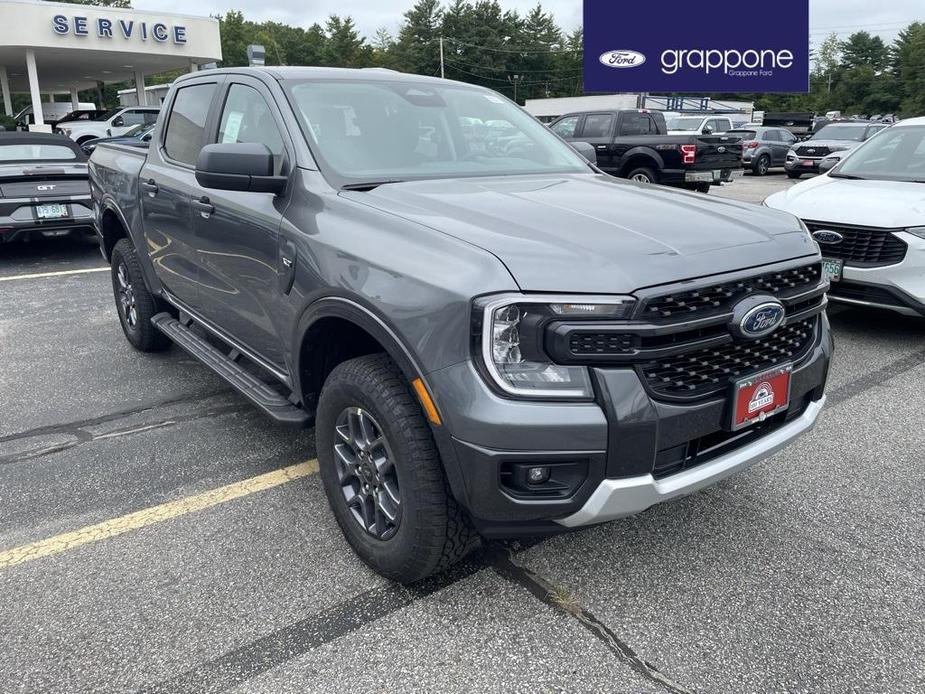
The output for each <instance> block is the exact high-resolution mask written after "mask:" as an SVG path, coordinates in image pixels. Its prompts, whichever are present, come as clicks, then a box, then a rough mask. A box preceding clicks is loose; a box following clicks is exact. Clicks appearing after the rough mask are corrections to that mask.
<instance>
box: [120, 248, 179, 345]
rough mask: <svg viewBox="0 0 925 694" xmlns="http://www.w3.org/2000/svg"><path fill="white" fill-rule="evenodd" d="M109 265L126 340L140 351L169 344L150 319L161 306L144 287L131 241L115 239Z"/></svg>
mask: <svg viewBox="0 0 925 694" xmlns="http://www.w3.org/2000/svg"><path fill="white" fill-rule="evenodd" d="M111 264H112V269H111V275H112V291H113V295H114V296H115V300H116V312H117V313H118V314H119V322H120V323H121V324H122V332H123V333H125V339H126V340H128V341H129V343H130V344H131V345H132V347H134V348H135V349H137V350H139V351H140V352H161V351H163V350H165V349H167V348H168V347H170V339H169V338H168V337H167V336H166V335H164V333H162V332H161V331H160V330H158V329H157V328H155V327H154V324H153V323H152V322H151V318H152V317H153V316H154V315H156V314H157V313H159V312H161V311H163V310H164V306H163V304H162V303H161V301H160V300H159V299H158V298H157V297H155V296H154V295H153V294H151V292H149V291H148V288H147V287H146V286H145V282H144V275H142V273H141V265H140V264H139V262H138V255H137V254H136V253H135V247H134V246H133V245H132V242H131V241H129V240H128V239H119V240H118V241H117V242H116V245H115V246H114V247H113V249H112V261H111ZM126 284H127V285H128V286H127V288H128V293H126Z"/></svg>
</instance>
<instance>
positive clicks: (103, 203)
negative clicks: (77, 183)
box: [95, 194, 134, 262]
mask: <svg viewBox="0 0 925 694" xmlns="http://www.w3.org/2000/svg"><path fill="white" fill-rule="evenodd" d="M99 209H100V213H99V219H96V220H95V222H96V229H97V233H99V235H100V237H101V238H102V239H103V241H104V248H106V251H105V258H106V262H109V261H110V260H112V257H111V256H112V246H114V245H115V243H112V244H110V243H108V241H109V240H108V239H107V238H106V237H105V236H104V232H103V224H102V222H103V215H104V214H106V212H112V213H113V214H114V215H116V218H117V219H118V220H119V224H121V225H122V229H123V230H124V231H125V236H126V238H128V239H132V233H131V227H130V226H129V224H128V221H127V220H126V219H125V215H124V214H123V213H122V210H121V209H120V208H119V206H118V205H117V204H116V201H115V200H114V199H113V198H112V196H111V195H109V194H105V195H104V196H103V198H102V200H100V203H99ZM132 243H134V240H133V241H132Z"/></svg>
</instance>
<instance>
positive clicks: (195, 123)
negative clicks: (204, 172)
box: [164, 82, 217, 166]
mask: <svg viewBox="0 0 925 694" xmlns="http://www.w3.org/2000/svg"><path fill="white" fill-rule="evenodd" d="M216 86H217V85H216V84H215V83H214V82H212V83H208V84H193V85H190V86H189V87H181V88H180V89H178V90H177V95H176V97H175V98H174V100H173V107H172V108H171V111H170V119H169V120H168V121H167V131H166V132H165V134H164V150H165V151H166V152H167V156H168V157H170V158H171V159H173V160H174V161H177V162H180V163H182V164H187V165H189V166H195V165H196V160H197V159H198V158H199V151H200V150H201V149H202V145H203V136H204V134H205V128H206V118H207V117H208V115H209V106H210V105H211V104H212V96H213V95H214V94H215V88H216Z"/></svg>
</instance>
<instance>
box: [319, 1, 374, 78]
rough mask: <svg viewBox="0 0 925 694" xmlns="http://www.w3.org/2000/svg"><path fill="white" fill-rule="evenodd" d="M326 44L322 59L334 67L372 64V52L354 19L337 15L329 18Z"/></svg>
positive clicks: (326, 29)
mask: <svg viewBox="0 0 925 694" xmlns="http://www.w3.org/2000/svg"><path fill="white" fill-rule="evenodd" d="M325 34H326V36H327V41H326V42H325V46H324V51H323V52H322V56H323V57H322V59H323V61H324V64H325V65H330V66H332V67H367V66H369V64H370V63H371V58H372V51H371V49H370V47H369V46H368V45H367V44H366V40H365V39H363V38H362V37H361V36H360V34H359V32H358V31H357V29H356V25H355V24H354V23H353V18H352V17H344V18H341V17H339V16H338V15H336V14H332V15H331V16H330V17H328V21H327V24H326V25H325Z"/></svg>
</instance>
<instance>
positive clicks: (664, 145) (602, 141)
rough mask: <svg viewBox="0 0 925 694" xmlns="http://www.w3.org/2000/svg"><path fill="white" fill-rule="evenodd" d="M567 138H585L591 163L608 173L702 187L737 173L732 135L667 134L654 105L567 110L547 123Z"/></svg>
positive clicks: (738, 148)
mask: <svg viewBox="0 0 925 694" xmlns="http://www.w3.org/2000/svg"><path fill="white" fill-rule="evenodd" d="M549 127H550V128H552V131H553V132H554V133H556V134H557V135H559V137H561V138H563V139H565V140H567V141H568V142H588V143H590V144H592V145H593V146H594V148H595V150H596V151H597V165H598V167H599V168H600V169H602V170H603V171H605V172H606V173H609V174H610V175H612V176H618V177H620V178H628V179H630V180H632V181H638V182H640V183H661V184H663V185H668V186H679V187H681V188H688V189H690V190H699V191H701V192H703V193H707V192H709V191H710V186H711V185H714V184H719V183H722V182H728V181H731V180H732V179H733V178H736V177H738V176H739V175H741V173H742V139H741V138H740V137H739V136H737V135H723V134H721V133H716V134H710V135H668V134H666V133H667V132H668V128H667V127H666V125H665V116H663V115H662V114H661V113H660V112H659V111H646V110H639V109H629V110H622V111H587V112H583V113H569V114H566V115H564V116H562V117H561V118H559V119H558V120H556V121H554V122H553V123H552V124H551V125H550V126H549Z"/></svg>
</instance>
